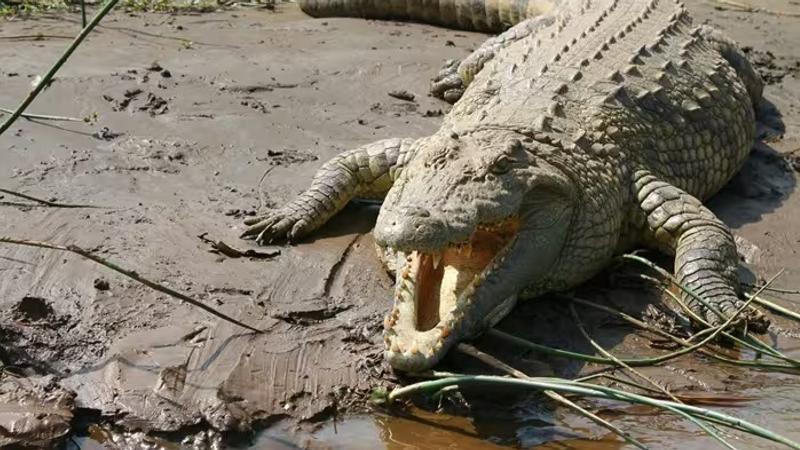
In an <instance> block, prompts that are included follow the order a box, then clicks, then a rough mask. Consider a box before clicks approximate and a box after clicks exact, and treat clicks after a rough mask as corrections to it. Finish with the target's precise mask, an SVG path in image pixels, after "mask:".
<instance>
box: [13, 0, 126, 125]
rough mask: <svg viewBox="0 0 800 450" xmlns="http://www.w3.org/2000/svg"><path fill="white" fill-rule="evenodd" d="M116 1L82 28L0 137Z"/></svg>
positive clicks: (16, 111) (21, 104) (113, 0)
mask: <svg viewBox="0 0 800 450" xmlns="http://www.w3.org/2000/svg"><path fill="white" fill-rule="evenodd" d="M118 1H119V0H108V2H107V3H106V5H105V6H103V8H102V9H101V10H100V11H98V12H97V14H96V15H95V16H94V18H92V21H91V22H89V24H88V25H86V26H85V27H83V29H82V30H81V32H80V33H79V34H78V36H76V37H75V40H74V41H72V44H70V46H69V47H67V49H66V50H65V51H64V53H63V54H62V55H61V57H60V58H58V61H56V63H55V64H53V67H51V68H50V70H49V71H48V72H47V73H46V74H45V76H44V77H43V78H42V80H41V81H40V82H39V84H37V85H36V87H35V88H33V90H32V91H31V92H30V93H29V94H28V96H27V97H25V100H23V101H22V103H20V105H19V106H18V107H17V109H16V110H15V111H14V112H13V113H12V114H11V117H9V118H8V119H6V121H5V122H3V124H2V125H0V135H2V134H3V133H4V132H5V131H6V130H7V129H9V128H10V127H11V125H12V124H13V123H14V122H16V121H17V119H18V118H19V117H20V115H22V113H24V112H25V109H27V108H28V106H30V104H31V103H33V100H34V99H35V98H36V96H38V95H39V94H40V93H41V92H42V91H43V90H44V88H46V87H47V86H48V85H49V84H50V81H51V80H52V79H53V77H54V76H55V74H56V72H58V69H60V68H61V66H63V65H64V63H65V62H67V59H69V57H70V55H72V52H74V51H75V49H76V48H78V46H79V45H81V42H83V40H84V39H86V36H88V35H89V33H91V31H92V30H93V29H94V27H96V26H97V24H98V23H100V21H101V20H102V19H103V17H105V16H106V14H108V13H109V12H110V11H111V9H112V8H114V6H115V5H116V4H117V2H118Z"/></svg>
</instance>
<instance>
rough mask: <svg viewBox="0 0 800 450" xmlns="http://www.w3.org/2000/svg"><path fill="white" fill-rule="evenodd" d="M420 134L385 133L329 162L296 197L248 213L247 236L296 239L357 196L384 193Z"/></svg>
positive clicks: (266, 240)
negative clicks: (253, 214) (387, 136)
mask: <svg viewBox="0 0 800 450" xmlns="http://www.w3.org/2000/svg"><path fill="white" fill-rule="evenodd" d="M415 141H416V140H415V139H384V140H381V141H377V142H373V143H371V144H367V145H364V146H361V147H359V148H356V149H354V150H349V151H346V152H344V153H341V154H340V155H338V156H336V157H334V158H333V159H331V160H330V161H328V162H326V163H325V164H324V165H323V166H322V168H321V169H320V170H319V171H317V173H316V175H314V179H313V181H312V182H311V186H310V187H309V188H308V189H307V190H306V191H305V192H303V193H302V194H300V195H298V196H297V197H296V198H295V199H294V200H292V201H290V202H289V203H287V204H285V205H283V206H282V207H281V208H278V209H276V210H273V211H270V212H269V213H267V214H265V215H263V216H260V217H255V218H252V219H248V220H246V221H245V224H246V225H250V226H249V227H248V228H247V229H246V230H245V231H244V233H242V236H241V237H243V238H253V237H255V239H256V242H258V243H259V244H262V245H263V244H267V243H271V242H273V241H276V240H281V239H287V240H289V241H292V240H296V239H298V238H300V237H303V236H305V235H307V234H308V233H310V232H311V231H314V230H315V229H317V228H319V227H320V226H322V225H323V224H324V223H325V222H327V221H328V220H329V219H330V218H331V217H333V216H334V215H335V214H336V213H337V212H339V211H340V210H341V209H342V208H344V207H345V205H346V204H347V202H349V201H350V200H351V199H352V198H354V197H359V196H361V197H371V198H375V197H383V195H385V194H386V192H387V191H388V190H389V188H390V187H391V186H392V183H393V182H394V180H395V179H397V176H398V175H399V174H400V172H401V170H402V167H403V165H404V164H406V163H407V162H408V161H409V160H410V159H411V152H412V148H413V143H414V142H415Z"/></svg>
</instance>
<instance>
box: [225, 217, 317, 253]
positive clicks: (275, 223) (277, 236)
mask: <svg viewBox="0 0 800 450" xmlns="http://www.w3.org/2000/svg"><path fill="white" fill-rule="evenodd" d="M244 223H245V225H248V228H247V229H246V230H244V232H243V233H242V234H241V236H240V237H241V238H243V239H255V241H256V243H257V244H259V245H268V244H272V243H273V242H276V241H282V240H285V241H287V242H292V241H293V240H295V239H297V238H299V237H301V236H303V235H304V234H306V230H307V229H308V228H309V224H308V222H307V221H306V220H304V219H303V218H301V217H298V215H297V214H296V212H295V211H290V210H283V209H280V210H277V211H273V212H271V213H268V214H265V215H263V216H259V217H254V218H251V219H247V220H245V222H244Z"/></svg>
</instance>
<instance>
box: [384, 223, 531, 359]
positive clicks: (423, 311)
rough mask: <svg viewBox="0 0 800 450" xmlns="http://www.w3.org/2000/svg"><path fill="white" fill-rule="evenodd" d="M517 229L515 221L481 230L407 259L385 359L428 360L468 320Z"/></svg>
mask: <svg viewBox="0 0 800 450" xmlns="http://www.w3.org/2000/svg"><path fill="white" fill-rule="evenodd" d="M519 226H520V221H519V219H518V218H517V217H511V218H507V219H504V220H502V221H498V222H493V223H488V224H481V225H478V226H477V227H476V229H475V231H474V232H473V233H472V235H470V237H469V239H468V240H466V241H464V242H460V243H456V244H452V245H449V246H447V247H445V248H444V249H442V250H441V251H439V252H436V253H430V252H424V253H423V252H416V251H415V252H411V253H409V254H407V255H406V261H405V264H404V265H403V267H401V268H400V273H399V274H398V284H397V292H396V302H395V308H394V309H393V311H392V312H391V313H390V314H389V315H388V316H387V318H386V323H385V324H384V325H385V328H386V332H387V336H386V344H387V346H388V348H387V350H388V351H389V353H390V354H398V353H402V354H413V353H420V352H422V353H426V354H428V355H427V356H430V353H432V352H436V351H437V350H438V348H441V345H442V341H443V339H444V338H447V336H448V335H449V334H450V333H451V332H452V331H453V330H455V329H456V328H458V326H459V325H460V322H461V321H462V319H463V317H464V315H465V314H467V312H468V310H469V309H470V306H471V303H472V300H473V297H474V294H475V292H476V290H477V289H478V288H479V287H480V285H481V283H482V282H483V281H484V280H485V278H486V276H487V274H489V273H490V272H491V271H492V270H493V269H494V268H495V266H496V265H497V264H498V263H499V262H500V261H501V260H502V258H503V257H504V255H505V253H506V250H507V249H508V248H509V247H510V246H511V244H512V242H513V241H514V238H515V236H516V235H517V232H518V230H519ZM437 347H438V348H437Z"/></svg>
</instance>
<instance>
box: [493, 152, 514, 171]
mask: <svg viewBox="0 0 800 450" xmlns="http://www.w3.org/2000/svg"><path fill="white" fill-rule="evenodd" d="M509 170H511V158H509V157H508V156H506V155H500V156H499V157H498V158H497V159H495V160H494V162H492V166H491V167H489V171H490V172H492V173H493V174H495V175H502V174H504V173H506V172H508V171H509Z"/></svg>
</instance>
